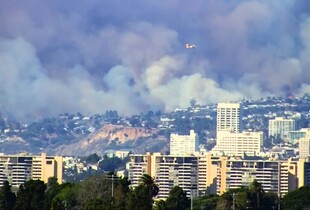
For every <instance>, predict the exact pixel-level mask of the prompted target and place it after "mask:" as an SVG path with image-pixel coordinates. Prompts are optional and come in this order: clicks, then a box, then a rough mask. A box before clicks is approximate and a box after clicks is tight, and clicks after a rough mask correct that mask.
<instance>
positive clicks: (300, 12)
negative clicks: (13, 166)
mask: <svg viewBox="0 0 310 210" xmlns="http://www.w3.org/2000/svg"><path fill="white" fill-rule="evenodd" d="M309 14H310V3H309V1H307V0H298V1H297V0H296V1H290V0H281V1H280V0H275V1H267V0H248V1H244V0H217V1H213V0H207V1H206V0H195V1H185V0H170V1H164V2H160V1H155V0H150V1H142V0H128V1H120V0H114V1H100V0H90V1H80V2H70V1H61V0H55V1H34V0H29V1H27V2H20V1H16V0H11V1H1V0H0V26H1V27H0V110H1V111H3V112H5V113H8V114H10V115H11V116H14V117H15V118H16V119H19V120H25V119H27V120H33V119H38V118H42V117H44V116H55V115H58V114H60V113H63V112H70V113H74V112H81V113H84V114H93V113H103V112H105V111H106V110H117V111H119V112H120V113H122V114H124V115H129V114H135V113H140V112H143V111H146V110H158V109H160V110H163V111H170V110H173V109H175V108H177V107H187V106H189V104H190V101H191V99H195V100H196V101H197V103H198V104H208V103H217V102H224V101H234V100H239V99H241V98H244V97H245V98H260V97H266V96H273V95H280V96H284V95H287V94H294V95H302V94H304V93H308V92H309V91H310V74H309V70H308V68H309V66H310V65H309V64H310V60H309V57H310V16H309ZM186 43H189V44H195V45H196V46H197V48H192V49H186V48H185V44H186Z"/></svg>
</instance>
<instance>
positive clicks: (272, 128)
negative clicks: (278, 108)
mask: <svg viewBox="0 0 310 210" xmlns="http://www.w3.org/2000/svg"><path fill="white" fill-rule="evenodd" d="M268 127H269V137H270V136H273V137H276V138H277V137H279V138H281V139H282V140H286V139H287V140H288V139H289V132H290V131H295V130H296V123H295V120H294V119H285V118H283V117H276V118H275V119H271V120H269V125H268Z"/></svg>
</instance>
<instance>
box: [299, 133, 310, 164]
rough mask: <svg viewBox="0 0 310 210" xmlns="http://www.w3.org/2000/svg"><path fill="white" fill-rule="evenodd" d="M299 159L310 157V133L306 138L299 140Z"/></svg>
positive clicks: (306, 134)
mask: <svg viewBox="0 0 310 210" xmlns="http://www.w3.org/2000/svg"><path fill="white" fill-rule="evenodd" d="M298 142H299V157H300V158H307V157H310V131H307V132H306V133H305V136H304V137H302V138H300V139H299V141H298Z"/></svg>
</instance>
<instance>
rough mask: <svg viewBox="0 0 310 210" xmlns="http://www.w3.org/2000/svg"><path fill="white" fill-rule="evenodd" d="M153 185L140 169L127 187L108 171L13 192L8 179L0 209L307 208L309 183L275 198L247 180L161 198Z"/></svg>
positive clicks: (36, 182)
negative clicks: (195, 194) (236, 185)
mask: <svg viewBox="0 0 310 210" xmlns="http://www.w3.org/2000/svg"><path fill="white" fill-rule="evenodd" d="M158 192H159V188H158V185H157V184H156V183H155V180H154V178H153V177H151V176H149V175H147V174H144V175H143V176H142V177H141V178H140V184H139V185H138V186H137V187H135V188H131V187H130V182H129V180H128V179H127V178H126V177H117V176H115V174H113V173H107V174H100V175H94V176H91V177H88V178H87V179H85V180H84V181H82V182H80V183H63V184H58V182H57V179H55V178H50V179H49V181H48V183H47V184H45V183H44V182H43V181H40V180H29V181H27V182H25V183H24V184H22V185H20V187H19V189H18V190H17V191H16V192H14V189H13V190H12V187H11V186H10V184H9V182H8V181H5V182H4V183H3V186H2V187H1V188H0V210H2V209H3V210H189V209H193V210H231V209H234V210H245V209H250V210H269V209H270V210H273V209H278V207H279V206H280V209H282V210H307V209H310V199H309V198H310V187H309V186H305V187H301V188H300V189H298V190H295V191H292V192H289V193H288V194H287V195H285V196H284V197H283V198H282V199H281V200H279V199H278V196H277V195H276V194H272V193H266V192H265V191H264V190H263V188H262V185H261V184H260V183H259V182H257V181H255V180H254V181H253V182H252V183H251V184H250V186H249V187H241V188H238V189H233V190H229V191H227V192H225V193H223V194H222V195H220V196H219V195H213V194H207V195H204V196H201V197H195V198H194V199H193V200H192V201H191V200H190V198H188V197H187V195H186V192H185V191H183V189H182V188H181V187H179V186H175V187H173V188H172V189H171V191H170V192H169V196H168V198H167V199H166V200H159V199H157V198H156V196H157V194H158Z"/></svg>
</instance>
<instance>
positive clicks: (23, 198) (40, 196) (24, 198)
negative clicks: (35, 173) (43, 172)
mask: <svg viewBox="0 0 310 210" xmlns="http://www.w3.org/2000/svg"><path fill="white" fill-rule="evenodd" d="M45 188H46V186H45V184H44V182H43V181H40V180H29V181H27V182H26V183H25V184H22V185H20V187H19V190H18V191H17V198H16V203H15V207H14V209H16V210H19V209H22V210H41V209H43V206H44V193H45Z"/></svg>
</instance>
